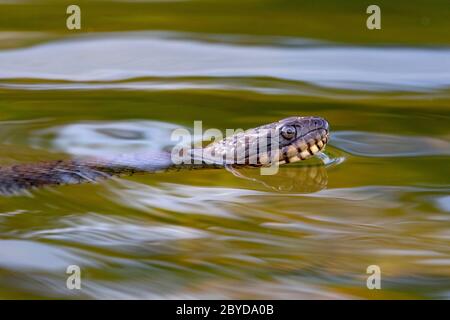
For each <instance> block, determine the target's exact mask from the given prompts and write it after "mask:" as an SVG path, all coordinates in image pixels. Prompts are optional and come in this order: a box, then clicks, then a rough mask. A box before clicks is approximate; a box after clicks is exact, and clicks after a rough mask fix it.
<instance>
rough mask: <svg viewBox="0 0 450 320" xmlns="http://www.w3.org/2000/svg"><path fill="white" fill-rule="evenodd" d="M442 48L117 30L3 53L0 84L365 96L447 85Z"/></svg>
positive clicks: (449, 65) (448, 53)
mask: <svg viewBox="0 0 450 320" xmlns="http://www.w3.org/2000/svg"><path fill="white" fill-rule="evenodd" d="M449 57H450V50H449V49H447V48H439V49H433V48H413V47H410V48H407V47H403V48H399V47H356V46H346V45H327V44H323V45H318V46H300V47H295V46H294V47H283V46H267V45H244V44H241V45H236V44H230V43H217V42H205V41H199V40H194V39H181V38H176V37H173V36H172V37H168V36H167V35H164V34H155V33H130V34H127V33H120V34H119V33H117V34H112V35H107V34H100V35H93V36H90V37H88V36H84V37H79V38H77V39H73V40H70V41H68V40H65V41H56V42H50V43H46V44H40V45H36V46H34V47H31V48H20V49H12V50H7V51H3V52H0V79H24V78H31V79H46V80H67V81H79V82H80V81H81V82H84V81H114V80H125V79H133V78H142V77H164V78H174V77H269V78H276V79H283V80H292V81H299V82H306V83H310V84H313V85H316V86H321V87H328V88H335V89H352V90H368V91H376V92H380V91H411V92H412V91H413V92H420V91H429V90H436V89H444V88H448V87H449V86H450V58H449Z"/></svg>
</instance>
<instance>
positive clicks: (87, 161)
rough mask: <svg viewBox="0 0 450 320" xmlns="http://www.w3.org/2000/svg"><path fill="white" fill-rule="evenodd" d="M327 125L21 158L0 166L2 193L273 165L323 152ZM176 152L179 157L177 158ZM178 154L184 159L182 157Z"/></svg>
mask: <svg viewBox="0 0 450 320" xmlns="http://www.w3.org/2000/svg"><path fill="white" fill-rule="evenodd" d="M329 135H330V130H329V124H328V122H327V121H326V120H325V119H324V118H321V117H317V116H307V117H289V118H285V119H282V120H279V121H276V122H272V123H269V124H266V125H262V126H259V127H256V128H251V129H248V130H246V131H240V132H237V133H235V134H233V135H230V136H228V137H225V138H224V139H222V140H218V141H213V142H211V143H210V144H209V145H207V146H205V147H197V148H190V147H187V148H180V149H179V150H178V151H177V152H174V151H173V150H172V152H168V151H151V150H149V151H144V152H136V153H126V154H119V155H114V156H104V157H92V158H72V159H64V160H52V161H41V162H36V163H20V164H14V165H8V166H2V167H0V194H2V195H11V194H17V193H19V192H21V191H24V190H29V189H35V188H40V187H45V186H57V185H68V184H79V183H84V182H96V181H98V180H100V179H105V178H111V177H114V176H122V175H126V174H128V175H132V174H134V173H155V172H164V171H169V170H181V169H212V168H214V169H217V168H226V169H231V170H234V169H239V168H247V167H252V168H254V167H270V166H273V165H283V164H287V163H294V162H298V161H303V160H306V159H309V158H311V157H313V156H314V155H317V154H318V153H319V152H321V151H323V149H324V148H325V146H326V145H327V143H328V141H329ZM174 154H177V155H178V157H174ZM180 159H181V160H182V161H181V162H180Z"/></svg>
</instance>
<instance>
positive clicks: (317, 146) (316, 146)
mask: <svg viewBox="0 0 450 320" xmlns="http://www.w3.org/2000/svg"><path fill="white" fill-rule="evenodd" d="M329 135H330V133H329V130H328V127H321V128H316V129H313V130H311V131H309V132H307V133H305V134H304V135H302V136H301V137H298V138H297V139H296V140H295V141H293V142H292V143H291V144H290V145H288V146H285V147H283V148H282V149H281V153H280V157H279V164H285V163H292V162H297V161H301V160H306V159H309V158H311V157H313V156H314V155H316V154H317V153H319V152H320V151H322V150H323V149H324V148H325V146H326V145H327V143H328V141H329V139H330V136H329Z"/></svg>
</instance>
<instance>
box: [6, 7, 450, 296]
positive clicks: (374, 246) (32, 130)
mask: <svg viewBox="0 0 450 320" xmlns="http://www.w3.org/2000/svg"><path fill="white" fill-rule="evenodd" d="M262 3H264V4H265V5H262V4H258V3H257V2H253V1H245V2H239V3H238V2H233V1H231V4H230V3H229V4H225V3H222V2H219V1H218V2H216V4H214V5H213V4H211V3H210V2H208V1H206V2H205V1H184V2H180V3H178V2H171V3H153V4H152V3H141V4H136V3H128V4H127V5H128V6H129V8H130V11H123V12H122V14H121V15H112V17H113V18H112V19H113V21H114V23H112V24H108V23H107V22H106V20H104V19H105V17H104V16H103V15H99V16H98V19H97V20H96V19H95V18H94V16H93V13H92V12H95V13H99V12H100V11H101V9H102V8H106V7H104V6H105V4H104V2H101V3H96V2H95V5H94V4H90V5H88V4H86V7H85V8H86V10H85V12H86V15H87V18H86V30H83V33H79V34H75V35H74V33H69V32H68V31H64V30H63V29H61V30H59V29H58V28H63V27H58V25H56V22H55V25H54V24H53V22H51V21H53V20H52V19H50V18H49V17H53V16H56V15H57V12H58V11H57V10H59V9H58V8H59V7H58V6H56V7H55V6H52V7H51V8H50V7H49V4H50V2H38V4H36V5H37V6H38V8H37V9H36V10H37V12H40V13H41V15H40V16H34V17H33V18H32V17H31V16H30V15H31V13H29V12H31V11H32V6H33V4H27V3H17V4H15V3H14V2H12V4H11V3H10V4H2V5H0V12H3V11H5V10H6V9H9V11H8V12H10V15H11V17H13V18H15V19H13V18H11V19H10V21H9V23H8V24H5V22H2V23H1V24H0V25H1V26H2V28H3V29H1V30H3V31H0V37H1V38H2V39H4V41H3V42H2V49H1V50H0V164H2V165H3V164H11V163H17V162H33V161H39V160H48V159H58V158H61V157H69V156H80V155H88V156H91V155H94V156H97V155H103V154H105V153H108V152H125V153H126V152H136V151H140V150H150V149H151V150H168V149H169V148H170V147H171V146H172V145H173V144H174V142H173V141H171V140H170V134H171V132H172V130H173V129H175V128H179V127H184V128H192V127H193V121H195V120H202V121H203V127H204V129H208V128H219V129H221V130H225V129H226V128H251V127H255V126H257V125H260V124H264V123H268V122H272V121H276V120H278V119H281V118H284V117H288V116H293V115H318V116H322V117H325V118H326V119H327V120H328V121H329V122H330V125H331V130H332V137H331V141H330V144H329V146H328V147H327V149H326V154H327V155H328V156H329V157H330V159H332V160H333V159H334V160H338V161H335V163H334V164H332V165H329V166H324V165H323V164H321V162H320V161H317V160H315V159H313V160H310V161H306V162H304V163H300V164H291V165H287V166H283V167H282V168H280V172H279V173H278V174H277V175H276V176H259V174H258V172H257V171H255V170H245V172H244V173H245V175H246V176H249V177H251V178H255V179H257V180H258V181H253V180H245V179H240V178H237V177H235V176H233V175H232V174H230V173H229V172H227V171H226V170H202V171H181V172H170V173H161V174H151V175H140V176H139V175H138V176H133V177H125V178H123V179H114V180H111V181H106V182H103V183H99V184H88V185H76V186H67V187H60V188H52V189H43V190H38V191H33V192H32V193H30V194H25V195H19V196H15V197H0V297H1V298H97V299H102V298H125V299H126V298H146V299H152V298H160V299H166V298H168V299H171V298H181V299H183V298H326V299H342V298H396V299H401V298H449V297H450V250H449V245H450V218H449V217H450V216H449V213H450V194H449V190H450V180H449V176H450V168H449V166H448V163H449V162H448V161H449V159H450V131H449V123H450V121H449V120H450V113H449V106H450V91H449V90H450V89H449V88H450V48H449V47H448V39H447V38H446V37H445V36H443V34H444V33H442V30H441V29H442V28H446V27H447V26H446V24H445V22H443V20H440V18H441V13H440V12H441V11H442V10H441V5H443V4H442V3H441V2H439V1H435V2H433V3H432V4H431V5H430V7H427V8H426V9H424V10H421V9H422V8H420V6H418V5H417V4H414V3H412V4H411V7H409V8H410V15H409V16H408V15H406V16H405V17H404V16H403V15H401V14H400V13H399V14H398V16H397V18H398V20H395V21H396V22H394V20H392V19H390V18H393V16H392V15H393V13H392V11H391V12H387V13H386V16H387V19H386V31H385V33H380V35H379V36H373V34H370V35H369V34H368V31H367V30H365V27H364V19H365V13H364V11H365V10H364V6H359V5H356V2H354V1H350V2H349V3H350V4H348V8H340V9H336V10H337V11H338V12H337V13H336V16H334V17H335V20H332V21H329V22H324V23H323V28H322V29H321V28H319V25H318V24H314V23H313V22H311V24H310V25H309V27H305V26H303V28H302V23H301V22H298V24H296V23H297V22H295V21H296V20H295V19H294V18H293V17H292V14H293V13H292V12H294V13H295V12H297V11H296V10H299V12H300V11H301V10H300V9H299V8H298V7H297V6H296V5H294V4H292V3H290V2H283V1H281V2H276V1H274V2H270V1H265V2H264V1H263V2H262ZM382 4H383V2H382ZM122 5H125V4H124V3H122V2H119V3H112V4H111V7H110V8H109V9H104V10H106V11H107V10H112V11H111V12H114V10H119V9H120V8H121V6H122ZM323 5H324V6H325V7H326V8H329V7H330V6H332V7H333V3H332V2H324V3H323ZM59 6H60V7H61V8H63V9H62V13H64V8H65V7H64V6H62V5H59ZM81 6H82V8H83V2H82V4H81ZM215 6H218V7H220V6H222V7H220V8H222V10H223V11H222V12H223V15H219V14H218V12H217V11H216V9H217V8H218V7H215ZM239 6H241V8H242V10H243V11H242V12H244V13H246V12H254V13H255V14H254V15H247V17H248V19H250V21H253V22H254V23H257V22H258V21H259V23H261V21H260V17H262V16H264V13H265V12H266V11H267V12H272V11H271V10H273V9H277V10H275V11H273V12H275V13H274V16H273V19H274V20H272V24H270V23H269V24H267V25H263V26H262V24H261V26H262V27H261V28H259V29H258V28H256V27H255V26H254V25H253V26H252V24H251V23H245V22H244V20H242V21H240V20H238V21H237V20H236V16H235V10H237V9H236V8H239ZM386 6H389V4H386ZM399 6H400V4H399ZM433 6H434V7H433ZM360 7H361V8H360ZM139 8H140V9H142V10H141V13H139V12H140V11H139V10H138V9H139ZM170 8H173V9H174V11H171V10H169V9H170ZM177 8H178V9H177ZM183 8H184V9H186V8H187V9H186V10H185V11H183ZM189 8H190V9H192V10H191V11H190V10H188V9H189ZM201 8H203V9H204V11H202V10H200V9H201ZM336 8H338V7H337V5H336ZM399 8H400V7H399ZM90 9H92V11H89V10H90ZM144 9H145V10H144ZM153 9H154V11H153V12H155V15H156V17H159V19H157V18H156V17H155V16H153V15H151V12H152V11H151V10H153ZM306 9H308V10H309V11H308V10H306ZM306 9H305V10H304V11H302V16H303V17H309V18H308V19H312V20H314V19H313V18H312V17H319V16H320V15H321V14H324V15H326V16H329V13H325V12H322V11H320V10H319V9H317V10H315V9H314V8H310V7H307V8H306ZM177 10H179V11H177ZM208 10H209V11H210V12H211V14H212V15H213V16H215V17H216V20H211V17H210V16H209V15H207V14H204V15H202V14H201V12H208ZM227 10H228V11H227ZM339 10H341V11H342V10H348V15H349V17H350V18H349V19H344V20H345V23H343V24H342V26H343V27H342V30H341V29H336V33H335V35H333V34H330V33H327V32H325V31H326V29H327V28H329V29H330V28H332V26H330V24H332V22H336V21H338V22H339V21H341V19H342V15H343V12H341V11H339ZM421 11H422V12H423V13H422V14H419V12H421ZM327 12H328V11H327ZM346 12H347V11H346ZM147 15H148V17H153V20H152V19H144V18H145V17H147ZM191 16H195V17H196V20H190V19H189V17H191ZM283 17H284V18H285V19H284V20H283V19H282V18H283ZM424 17H425V18H427V17H428V20H426V19H425V18H424ZM28 18H29V20H27V19H28ZM176 18H177V19H176ZM355 19H361V21H362V22H361V26H360V27H359V28H360V29H358V28H355V27H354V21H355ZM423 19H425V20H423ZM149 21H150V22H149ZM171 21H172V22H173V21H177V23H175V22H174V23H172V24H171V23H169V22H171ZM195 21H196V22H195ZM227 21H228V22H229V23H228V24H227V23H226V22H227ZM239 21H240V22H239ZM255 21H256V22H255ZM281 21H284V22H285V23H286V24H290V25H292V26H296V28H291V27H289V28H287V27H286V28H285V27H283V25H282V23H281ZM424 21H425V22H424ZM426 21H428V24H427V23H426ZM89 23H91V28H90V29H89V28H88V25H89ZM407 23H410V24H407ZM34 25H36V26H37V25H40V26H41V28H35V27H33V26H34ZM62 25H63V26H64V22H63V23H62ZM406 25H408V26H410V27H409V28H408V27H406ZM169 30H170V32H169ZM302 30H303V31H304V32H303V33H302ZM447 30H448V29H447ZM86 31H87V32H86ZM118 31H122V32H118ZM412 32H416V36H415V37H414V36H412ZM427 32H430V36H429V37H427V36H426V35H427ZM364 34H367V37H366V38H365V37H364ZM431 34H432V35H431ZM440 35H442V36H440ZM374 37H375V38H374ZM377 37H378V38H377ZM364 39H365V40H364ZM427 39H428V40H429V41H427ZM367 42H369V43H367ZM69 265H78V266H80V268H81V270H82V289H81V290H69V289H67V288H66V279H67V276H68V275H67V274H66V268H67V267H68V266H69ZM369 265H378V266H379V267H380V269H381V273H382V289H381V290H368V289H367V287H366V279H367V277H368V274H367V273H366V269H367V267H368V266H369Z"/></svg>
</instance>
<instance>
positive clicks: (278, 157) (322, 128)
mask: <svg viewBox="0 0 450 320" xmlns="http://www.w3.org/2000/svg"><path fill="white" fill-rule="evenodd" d="M328 139H329V126H328V122H327V121H326V120H325V119H323V118H320V117H290V118H286V119H282V120H280V121H277V122H273V123H270V124H266V125H263V126H260V127H257V128H253V129H249V130H247V131H244V132H239V133H236V134H234V135H232V136H229V137H227V138H225V139H223V140H221V141H218V142H214V143H212V144H210V145H208V146H207V147H206V148H205V149H204V151H206V152H205V153H206V154H208V156H207V157H206V159H213V160H211V161H210V162H213V163H223V164H228V165H236V166H240V165H242V166H254V167H261V166H270V165H272V164H274V163H276V164H284V163H291V162H296V161H300V160H305V159H308V158H310V157H312V156H313V155H315V154H316V153H318V152H319V151H321V150H323V148H324V147H325V145H326V144H327V142H328ZM205 153H204V155H205ZM204 159H205V158H204Z"/></svg>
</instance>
